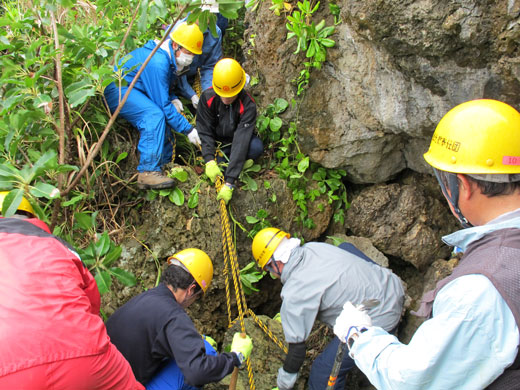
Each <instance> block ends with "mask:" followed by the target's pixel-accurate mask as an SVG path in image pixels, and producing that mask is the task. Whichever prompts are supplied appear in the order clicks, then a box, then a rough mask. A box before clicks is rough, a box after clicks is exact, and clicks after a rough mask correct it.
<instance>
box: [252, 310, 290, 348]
mask: <svg viewBox="0 0 520 390" xmlns="http://www.w3.org/2000/svg"><path fill="white" fill-rule="evenodd" d="M247 313H248V314H249V315H250V316H251V317H253V320H254V321H255V322H256V323H257V325H258V326H259V327H260V329H262V330H263V331H264V332H265V333H266V334H267V336H269V338H270V339H271V340H273V341H274V342H275V344H276V345H278V346H279V347H280V348H281V349H282V351H284V352H285V353H287V346H286V345H285V344H284V343H283V342H281V341H280V340H278V339H277V338H276V336H275V335H274V334H273V332H271V329H269V328H268V327H267V325H265V324H264V323H263V322H262V320H260V318H258V317H257V315H256V314H255V313H254V312H253V310H251V309H248V310H247Z"/></svg>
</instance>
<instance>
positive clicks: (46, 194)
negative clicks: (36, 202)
mask: <svg viewBox="0 0 520 390" xmlns="http://www.w3.org/2000/svg"><path fill="white" fill-rule="evenodd" d="M29 192H30V193H31V195H32V196H34V197H36V198H47V199H56V198H59V197H60V191H59V190H58V189H57V188H56V187H54V186H53V185H50V184H47V183H42V182H39V183H36V184H35V185H34V186H33V187H31V189H30V190H29Z"/></svg>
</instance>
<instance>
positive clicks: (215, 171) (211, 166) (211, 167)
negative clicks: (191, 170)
mask: <svg viewBox="0 0 520 390" xmlns="http://www.w3.org/2000/svg"><path fill="white" fill-rule="evenodd" d="M204 173H205V174H206V176H207V177H209V180H211V182H212V183H215V179H216V178H217V176H222V172H221V171H220V168H219V167H218V164H217V162H216V161H215V160H211V161H208V162H207V163H206V169H205V171H204Z"/></svg>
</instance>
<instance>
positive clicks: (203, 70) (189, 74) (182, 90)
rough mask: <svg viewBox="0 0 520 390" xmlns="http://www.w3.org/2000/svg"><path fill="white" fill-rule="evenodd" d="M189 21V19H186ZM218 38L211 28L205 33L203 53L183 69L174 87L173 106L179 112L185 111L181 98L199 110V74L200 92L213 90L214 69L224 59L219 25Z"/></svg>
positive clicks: (178, 23)
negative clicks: (197, 80) (196, 85)
mask: <svg viewBox="0 0 520 390" xmlns="http://www.w3.org/2000/svg"><path fill="white" fill-rule="evenodd" d="M186 19H187V18H186ZM186 19H184V20H181V21H179V22H177V24H176V25H175V27H174V28H177V27H178V26H180V25H181V24H182V23H183V22H185V21H186ZM215 32H216V34H217V35H216V36H213V34H212V33H211V30H210V28H209V27H208V28H207V29H206V31H204V33H203V35H204V41H203V44H202V53H201V54H198V55H196V56H195V57H194V58H193V61H192V63H191V64H190V65H189V66H187V67H185V68H183V70H182V74H180V76H179V78H178V79H177V81H176V84H175V85H174V89H173V93H174V95H173V96H172V97H173V104H174V105H175V108H176V109H177V111H178V112H182V111H184V105H183V104H182V102H181V101H180V99H179V97H177V96H182V97H184V98H186V99H188V100H189V101H191V103H192V105H193V108H195V110H196V109H197V106H198V104H199V99H200V96H199V95H198V94H197V92H195V89H194V87H193V83H194V82H195V80H196V76H197V74H200V89H201V91H200V92H203V91H204V90H206V89H208V88H211V86H212V82H213V69H214V68H215V65H216V63H217V62H218V61H219V60H220V59H221V58H222V31H221V29H220V28H219V26H218V24H217V25H216V26H215Z"/></svg>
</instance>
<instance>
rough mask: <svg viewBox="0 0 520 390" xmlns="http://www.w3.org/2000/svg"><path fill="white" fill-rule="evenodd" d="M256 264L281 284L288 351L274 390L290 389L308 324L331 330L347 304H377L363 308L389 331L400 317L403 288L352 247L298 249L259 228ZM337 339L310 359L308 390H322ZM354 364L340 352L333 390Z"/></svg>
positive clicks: (285, 235) (276, 231)
mask: <svg viewBox="0 0 520 390" xmlns="http://www.w3.org/2000/svg"><path fill="white" fill-rule="evenodd" d="M252 250H253V257H254V258H255V260H256V262H257V263H258V266H259V267H260V268H262V269H263V270H264V271H267V272H270V273H271V275H272V276H274V277H276V278H278V279H280V281H281V282H282V284H283V287H282V292H281V297H282V307H281V309H280V314H281V318H282V327H283V332H284V335H285V340H286V341H287V343H288V344H289V351H288V354H287V356H286V358H285V362H284V365H283V367H280V369H279V370H278V378H277V386H278V388H279V390H291V389H292V388H293V387H294V384H295V383H296V379H297V377H298V371H299V369H300V367H301V365H302V364H303V361H304V359H305V351H306V346H305V341H306V340H307V338H308V337H309V335H310V333H311V330H312V326H313V325H314V321H315V320H316V319H319V320H321V321H323V322H324V323H326V324H327V325H329V326H330V327H332V326H333V325H334V323H335V321H336V317H337V316H338V315H339V314H340V313H341V311H342V309H343V304H344V303H345V302H347V301H352V302H355V303H356V304H362V303H364V302H366V301H367V300H377V301H379V303H378V304H377V306H376V307H373V308H371V309H370V310H369V313H370V315H371V316H372V320H373V322H374V323H377V324H378V326H380V327H382V328H383V329H387V330H389V331H392V330H394V329H395V328H396V327H397V325H398V323H399V320H400V318H401V312H402V307H403V302H404V289H403V286H402V284H401V280H400V279H399V277H398V276H397V275H395V274H394V273H392V271H391V270H389V269H387V268H383V267H381V266H379V265H378V264H376V263H374V262H373V261H372V260H370V258H368V257H367V256H366V255H365V254H364V253H363V252H361V251H360V250H359V249H357V248H356V247H355V246H353V245H352V244H348V243H344V244H342V245H341V246H340V247H339V248H338V247H336V246H334V245H330V244H326V243H324V242H309V243H306V244H305V245H300V240H299V239H296V238H291V236H290V235H289V234H288V233H286V232H284V231H282V230H280V229H277V228H265V229H262V230H260V231H259V232H258V233H257V234H256V236H255V238H254V239H253V247H252ZM338 345H339V339H338V338H337V337H334V339H333V340H332V341H331V342H330V343H329V345H328V346H327V347H326V348H325V350H324V351H323V352H322V353H321V354H320V355H319V356H318V357H317V358H316V359H315V360H314V362H313V364H312V367H311V372H310V376H309V389H310V390H323V389H325V388H326V387H327V381H328V379H329V376H330V372H331V370H332V366H333V364H334V359H335V355H336V351H337V350H338ZM353 366H354V361H353V360H352V359H351V358H350V357H349V356H348V354H345V357H344V359H343V361H342V363H341V367H340V371H339V374H338V379H337V382H336V386H335V387H334V389H343V388H344V387H345V376H346V374H347V372H348V370H350V369H351V368H352V367H353Z"/></svg>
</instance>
